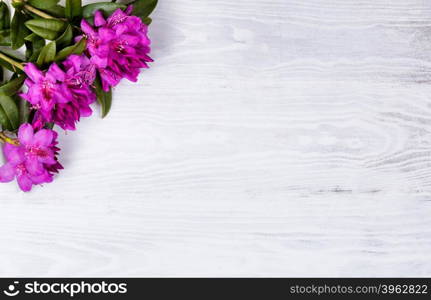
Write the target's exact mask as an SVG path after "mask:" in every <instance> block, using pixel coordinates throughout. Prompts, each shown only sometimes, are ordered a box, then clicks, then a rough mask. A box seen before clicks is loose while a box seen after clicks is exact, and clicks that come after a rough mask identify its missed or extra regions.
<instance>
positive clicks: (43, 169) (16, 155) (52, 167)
mask: <svg viewBox="0 0 431 300" xmlns="http://www.w3.org/2000/svg"><path fill="white" fill-rule="evenodd" d="M18 142H19V143H18V144H17V145H14V144H9V143H6V144H5V145H4V148H3V151H4V154H5V157H6V159H7V163H6V164H5V165H3V166H2V167H0V182H10V181H12V180H13V179H14V178H16V179H17V181H18V185H19V187H20V188H21V189H22V190H23V191H25V192H28V191H30V190H31V188H32V186H33V185H36V184H42V183H49V182H52V180H53V173H58V170H60V169H63V167H62V166H61V164H60V163H59V162H58V160H57V155H58V151H59V150H60V149H59V148H57V133H56V132H55V131H53V130H50V129H41V130H39V131H38V132H36V134H35V133H34V129H33V127H32V126H31V125H30V124H23V125H21V127H20V128H19V131H18Z"/></svg>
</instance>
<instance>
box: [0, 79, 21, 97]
mask: <svg viewBox="0 0 431 300" xmlns="http://www.w3.org/2000/svg"><path fill="white" fill-rule="evenodd" d="M26 78H27V77H26V76H25V75H21V76H19V77H17V78H15V79H12V80H10V81H9V82H7V83H6V84H3V85H2V86H0V94H4V95H6V96H13V95H15V94H16V93H17V92H18V91H19V90H20V89H21V87H22V85H23V84H24V80H25V79H26Z"/></svg>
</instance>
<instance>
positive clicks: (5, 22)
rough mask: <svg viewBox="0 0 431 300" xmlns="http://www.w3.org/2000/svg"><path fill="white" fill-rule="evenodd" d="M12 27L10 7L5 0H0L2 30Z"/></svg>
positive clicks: (0, 27)
mask: <svg viewBox="0 0 431 300" xmlns="http://www.w3.org/2000/svg"><path fill="white" fill-rule="evenodd" d="M9 28H10V11H9V7H8V6H7V5H6V3H4V2H3V1H2V2H0V30H3V29H9Z"/></svg>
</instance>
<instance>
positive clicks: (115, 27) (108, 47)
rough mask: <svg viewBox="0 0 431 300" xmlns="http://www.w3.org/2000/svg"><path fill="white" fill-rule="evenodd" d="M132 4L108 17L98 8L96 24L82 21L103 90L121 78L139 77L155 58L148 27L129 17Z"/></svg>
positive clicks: (115, 83) (82, 27)
mask: <svg viewBox="0 0 431 300" xmlns="http://www.w3.org/2000/svg"><path fill="white" fill-rule="evenodd" d="M131 8H132V7H131V6H129V8H128V9H127V10H126V11H125V12H124V11H122V10H121V9H117V10H116V11H115V12H114V13H113V14H112V15H111V16H110V17H109V18H108V19H107V20H105V19H104V17H103V15H102V13H101V12H100V11H97V12H96V13H95V17H94V24H95V27H92V26H90V24H89V23H88V22H87V21H86V20H82V22H81V29H82V31H83V32H84V33H85V35H86V36H87V38H88V41H87V50H88V53H89V55H90V58H91V62H92V63H93V64H95V65H96V67H97V70H98V71H99V74H100V77H101V79H102V87H103V90H105V91H109V89H110V87H113V86H116V85H117V84H118V83H119V82H120V80H121V79H123V78H127V79H129V80H130V81H133V82H136V81H137V80H138V75H139V71H140V69H141V68H148V65H147V62H152V61H153V60H152V59H151V58H150V57H149V56H148V53H150V43H151V42H150V39H149V38H148V36H147V31H148V26H147V25H145V24H144V23H142V21H141V19H140V18H138V17H136V16H130V12H131Z"/></svg>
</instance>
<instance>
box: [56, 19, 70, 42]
mask: <svg viewBox="0 0 431 300" xmlns="http://www.w3.org/2000/svg"><path fill="white" fill-rule="evenodd" d="M72 40H73V30H72V25H70V24H69V25H67V28H66V30H65V31H64V32H63V34H62V35H61V36H60V37H59V38H58V39H56V40H55V41H56V43H57V46H58V48H63V47H66V46H69V45H70V43H72Z"/></svg>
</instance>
